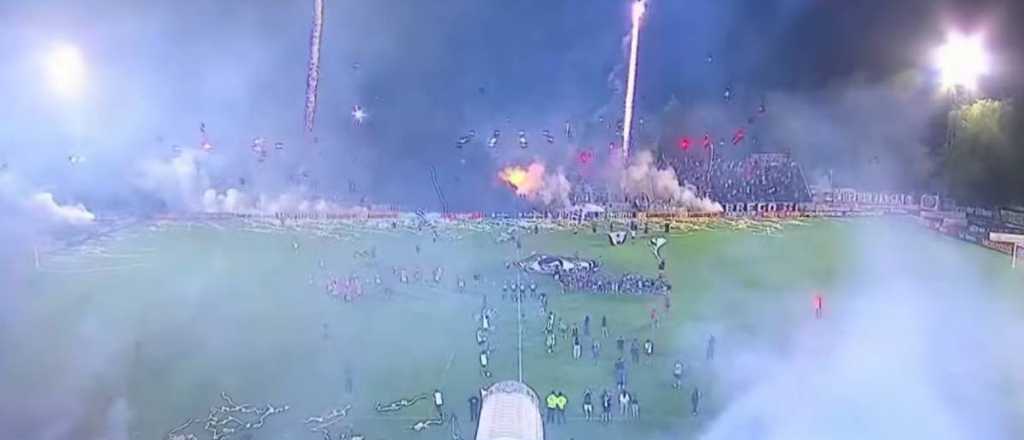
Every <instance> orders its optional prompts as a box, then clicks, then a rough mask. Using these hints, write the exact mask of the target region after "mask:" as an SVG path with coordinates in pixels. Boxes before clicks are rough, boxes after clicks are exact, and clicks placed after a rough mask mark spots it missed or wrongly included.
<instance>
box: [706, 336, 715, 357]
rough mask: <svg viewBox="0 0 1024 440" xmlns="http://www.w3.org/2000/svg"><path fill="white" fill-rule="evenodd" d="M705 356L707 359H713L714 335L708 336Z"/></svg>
mask: <svg viewBox="0 0 1024 440" xmlns="http://www.w3.org/2000/svg"><path fill="white" fill-rule="evenodd" d="M705 357H706V358H707V360H709V361H711V360H714V359H715V335H709V336H708V348H707V350H706V351H705Z"/></svg>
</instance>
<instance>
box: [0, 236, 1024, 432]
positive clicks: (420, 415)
mask: <svg viewBox="0 0 1024 440" xmlns="http://www.w3.org/2000/svg"><path fill="white" fill-rule="evenodd" d="M601 227H602V230H606V227H605V226H604V225H603V224H602V226H601ZM506 229H507V227H503V228H498V227H493V228H490V229H483V228H475V229H471V228H452V229H451V230H449V231H443V232H442V233H441V235H440V238H439V239H438V240H436V241H435V240H432V238H431V235H430V234H429V233H427V232H416V231H411V230H403V229H395V230H393V229H390V228H381V229H371V228H365V227H363V228H360V227H354V226H345V225H338V226H336V227H333V228H332V229H330V230H329V231H328V230H324V229H320V230H317V231H316V232H315V233H314V232H310V231H306V230H300V229H292V228H287V227H285V228H276V227H275V228H270V227H261V228H256V227H251V225H250V226H247V225H242V224H181V223H168V224H160V225H143V226H137V227H134V228H130V229H126V230H122V231H119V232H117V233H114V234H112V235H109V236H105V237H101V238H98V239H96V240H93V241H90V242H87V243H85V244H83V245H80V246H77V247H75V248H70V249H65V250H61V251H56V252H50V253H47V254H45V255H42V256H41V257H40V262H39V267H38V268H37V269H36V270H35V271H34V272H33V273H32V274H31V275H28V276H27V279H26V281H25V283H24V285H25V286H26V287H25V291H23V292H16V295H17V297H18V298H19V299H17V300H16V304H17V306H16V307H17V309H16V313H13V314H12V315H13V316H14V318H13V320H12V321H11V322H9V323H6V326H5V331H4V332H3V333H2V334H0V347H3V348H2V352H3V356H2V358H0V367H2V368H0V389H2V390H4V393H3V396H2V397H0V400H3V401H4V402H3V404H2V405H0V408H9V409H12V411H15V410H14V409H13V408H20V409H18V410H20V411H25V412H26V413H32V414H39V413H41V412H43V411H35V410H33V409H39V408H55V409H54V410H53V419H51V420H42V419H41V420H32V419H26V420H24V421H23V423H25V425H26V426H33V425H38V424H53V425H54V426H55V428H54V429H60V428H58V427H59V426H63V424H70V426H67V427H66V429H67V430H68V431H67V432H69V433H70V434H72V435H73V436H74V437H75V438H83V439H84V438H101V437H102V436H103V435H104V433H105V432H109V431H110V430H111V429H113V428H111V427H110V425H111V424H118V423H120V424H123V425H124V426H123V428H122V429H123V431H124V432H126V433H127V437H128V438H131V439H166V438H168V434H169V432H170V431H171V430H172V429H173V428H175V427H178V426H181V425H182V424H183V423H185V422H186V421H187V420H189V419H190V418H194V419H197V420H200V421H199V422H197V424H195V425H193V426H191V427H188V428H187V429H184V430H182V431H181V432H183V433H193V434H195V435H196V436H197V438H199V439H206V438H210V437H209V435H208V433H207V432H206V431H204V430H203V429H202V423H203V421H205V419H206V417H207V415H208V413H209V412H210V408H211V407H220V406H221V405H224V404H225V401H224V400H222V397H221V394H222V393H227V394H228V395H230V396H231V397H232V398H233V399H234V401H236V402H238V403H240V404H241V403H246V404H252V405H255V406H264V405H266V404H268V403H269V404H272V405H273V406H274V407H278V406H283V405H287V410H285V411H283V412H280V413H276V414H270V415H268V416H266V418H265V420H264V423H263V424H262V426H261V427H259V428H258V429H253V430H249V431H243V432H239V433H236V434H232V435H227V436H225V437H223V438H225V439H229V438H230V439H255V440H258V439H310V440H313V439H320V438H323V437H322V434H321V433H319V432H313V431H311V428H313V427H315V425H316V423H306V422H307V420H308V419H309V418H311V417H317V416H324V415H325V414H327V413H329V412H330V411H331V410H333V409H339V408H345V407H346V405H351V409H350V410H349V411H348V412H347V414H346V415H345V416H344V417H343V420H341V421H340V422H338V423H336V424H334V425H332V426H330V427H329V428H328V429H329V432H330V433H331V435H332V438H338V436H339V435H341V434H356V435H363V436H365V438H366V439H418V438H422V439H442V438H453V430H452V427H451V426H449V424H445V425H444V426H432V427H429V428H427V429H425V430H423V431H420V432H417V431H414V430H412V429H411V427H412V426H413V425H414V424H415V423H416V422H417V421H420V420H425V419H431V418H433V417H435V409H434V406H433V403H432V402H431V399H430V398H427V399H424V400H423V401H420V402H418V403H416V404H413V405H411V406H409V407H408V408H405V409H402V410H400V411H394V412H387V413H381V412H378V411H376V410H375V409H374V405H375V404H376V403H379V402H381V403H383V402H391V401H396V400H400V399H403V398H407V399H408V398H412V397H414V396H417V395H421V394H430V393H432V392H433V391H434V390H435V389H439V390H441V391H442V392H443V394H444V397H445V405H444V408H445V410H446V411H450V412H452V413H455V414H456V415H457V416H458V422H457V425H456V426H457V430H456V431H457V432H458V433H461V436H462V437H463V438H466V439H472V438H473V436H474V433H475V425H473V424H472V422H470V420H469V411H468V404H467V399H468V398H469V397H470V396H471V395H473V394H474V393H477V392H478V390H479V389H481V388H482V387H486V386H488V385H490V384H491V383H494V382H495V381H499V380H506V379H518V378H519V375H520V374H522V379H523V381H524V382H525V383H527V384H528V385H530V386H531V387H532V388H533V389H534V390H535V391H536V392H537V393H538V395H540V396H541V399H542V400H543V397H544V396H545V395H546V394H547V393H548V392H550V391H552V390H560V391H562V392H563V393H565V394H566V395H567V396H568V398H569V404H568V408H567V413H568V422H567V423H566V424H564V425H554V426H546V432H547V436H548V438H555V439H569V438H575V439H600V438H607V439H626V438H694V437H695V436H697V435H699V434H700V433H703V432H706V431H707V430H708V429H709V428H710V425H711V424H713V423H714V421H715V420H716V418H717V417H719V416H720V415H721V414H722V412H723V411H725V409H726V408H727V407H728V406H729V404H730V402H731V401H732V400H733V399H735V398H737V397H738V396H739V394H741V393H742V392H743V389H744V388H743V387H742V386H736V384H734V383H725V379H723V377H722V374H721V372H722V370H723V368H724V367H723V366H726V365H730V364H732V363H736V362H740V361H741V360H740V359H739V357H740V353H738V349H737V348H736V347H740V346H742V347H750V346H765V347H775V346H785V345H787V344H789V343H790V342H789V341H790V340H791V338H793V335H794V333H795V332H796V330H795V329H801V328H803V329H806V328H808V326H814V325H822V326H827V325H829V321H830V320H833V319H837V316H841V315H842V314H843V313H844V310H843V307H842V304H844V303H845V302H846V301H847V299H848V297H849V296H850V295H856V294H857V290H856V289H851V288H849V287H848V286H849V285H850V284H851V283H850V279H851V277H853V274H857V273H860V269H861V268H862V266H864V265H865V255H866V254H867V255H872V257H870V258H875V257H874V256H873V255H874V253H873V251H871V249H872V248H876V247H877V248H879V249H884V257H881V258H882V259H883V260H884V262H883V263H882V264H884V265H886V266H888V267H900V266H904V265H905V266H906V267H908V268H914V269H913V270H919V271H923V272H925V275H924V276H923V277H924V278H927V277H929V276H931V277H932V278H933V279H935V280H937V281H936V282H942V281H943V280H955V279H957V278H959V277H962V276H965V275H963V274H961V273H959V272H957V271H956V270H954V271H952V272H951V271H949V270H942V271H939V272H937V273H933V274H927V271H928V268H929V267H942V268H946V267H949V266H950V265H949V264H947V262H946V261H944V260H945V259H948V258H951V257H950V256H955V258H956V259H957V260H958V261H963V262H966V263H964V264H958V265H953V266H954V267H960V268H961V269H962V270H963V271H964V272H965V273H966V272H969V273H970V274H971V276H979V274H980V276H982V277H984V278H985V279H986V280H988V282H989V285H990V286H991V289H990V290H988V291H984V292H970V294H971V295H982V296H991V297H993V298H996V299H998V300H999V301H1006V303H1007V304H1010V310H1009V312H1010V313H1012V314H1014V315H1015V316H1017V317H1020V316H1022V315H1024V308H1022V307H1021V301H1020V300H1019V298H1020V289H1021V287H1022V286H1024V276H1022V275H1021V271H1017V272H1012V271H1010V269H1009V261H1008V258H1007V257H1005V256H1003V255H1000V254H997V253H994V252H991V251H988V250H985V249H982V248H980V247H977V246H973V245H968V244H965V243H961V242H958V241H955V240H953V239H949V238H946V237H942V236H939V235H937V234H935V233H933V232H931V231H928V230H926V229H924V228H922V227H920V226H918V225H916V224H914V222H913V221H912V220H909V219H863V220H848V221H832V220H808V221H801V222H792V223H788V224H782V223H764V224H738V223H726V222H722V221H718V222H712V223H704V224H700V225H698V226H694V227H688V230H685V231H682V230H680V229H678V228H677V229H675V230H674V231H673V232H671V233H669V234H661V230H660V229H657V230H655V229H656V228H654V227H652V228H651V231H650V233H649V234H646V235H645V234H643V233H641V234H639V235H638V237H637V238H636V239H635V240H632V241H629V242H627V243H626V244H624V245H622V246H615V247H613V246H610V245H609V243H608V239H607V236H606V235H605V234H603V233H602V232H599V233H597V234H594V233H591V231H590V229H589V228H582V229H580V230H579V231H575V232H574V231H571V230H549V229H542V230H540V232H539V233H537V234H534V233H533V232H532V231H531V230H529V229H525V230H520V231H518V232H517V234H518V236H519V237H520V241H521V249H517V247H516V246H515V245H513V244H512V242H504V243H500V242H498V240H497V239H498V237H499V235H500V231H504V230H506ZM641 232H642V231H641ZM653 236H665V237H667V238H668V243H667V245H666V246H665V247H664V249H663V250H662V254H663V256H664V257H665V259H666V262H667V268H666V276H667V277H668V279H669V280H670V282H671V285H672V287H673V288H672V291H671V308H670V309H669V310H668V311H667V312H666V309H665V304H664V301H663V299H662V298H661V297H656V296H625V295H619V296H611V295H597V294H585V293H568V294H562V293H561V292H560V289H559V288H558V286H557V284H555V283H554V282H553V280H551V278H550V277H542V276H540V275H526V274H522V273H520V272H518V271H516V270H515V269H508V268H507V267H506V263H507V262H509V261H513V260H516V259H517V258H518V257H522V256H526V255H528V254H530V253H533V252H537V253H543V254H552V255H564V256H572V255H579V256H580V257H585V258H595V259H597V260H599V261H600V263H601V265H602V266H601V270H602V271H605V272H606V273H608V274H609V275H621V274H623V273H627V272H630V273H639V274H642V275H645V276H649V277H654V276H656V275H657V272H658V271H657V261H656V260H655V257H654V256H653V254H652V251H651V248H650V247H649V246H648V243H647V241H648V238H650V237H653ZM940 260H941V261H940ZM396 267H401V268H405V269H406V270H407V271H408V273H410V274H413V273H415V271H417V270H418V271H419V272H420V273H421V274H422V280H421V281H417V280H415V279H414V280H412V281H410V282H409V283H401V282H399V280H398V278H397V277H396V276H395V274H394V269H395V268H396ZM437 267H441V268H442V269H443V275H442V277H441V281H440V282H439V283H434V282H433V280H432V279H431V278H432V276H433V272H434V271H435V269H436V268H437ZM908 270H911V269H908ZM377 274H379V275H380V276H381V279H382V281H381V284H380V285H377V284H376V283H373V282H372V281H370V280H372V279H373V278H374V276H375V275H377ZM350 275H357V276H358V277H359V278H360V279H361V280H363V284H364V288H365V291H366V294H365V295H363V296H361V297H357V298H354V299H353V300H352V301H350V302H346V301H344V300H342V299H341V298H339V297H332V296H329V295H328V294H327V293H326V289H325V283H326V281H327V280H328V279H329V278H330V277H337V278H341V279H345V278H348V277H349V276H350ZM474 275H477V277H474ZM460 277H461V278H463V279H465V281H466V285H465V289H464V290H463V291H460V290H459V289H458V288H457V287H456V280H457V279H458V278H460ZM517 277H520V279H522V280H524V282H526V283H531V282H532V283H536V284H537V286H538V290H539V291H541V292H545V293H547V294H548V296H549V298H550V299H549V304H548V306H549V309H550V310H551V311H552V312H554V313H555V314H556V315H557V316H558V317H559V318H561V319H564V320H565V321H566V322H568V323H580V322H582V321H583V319H584V317H585V316H587V315H589V316H590V318H591V325H590V327H591V328H590V335H591V336H583V335H582V334H581V336H582V337H581V340H582V345H583V347H584V349H583V356H582V358H581V359H578V360H577V359H573V358H572V357H571V355H570V352H571V346H570V343H569V341H567V340H565V339H562V338H559V339H558V342H557V345H556V350H555V353H553V354H549V353H547V352H546V350H545V336H544V326H545V321H546V317H545V316H544V315H543V313H542V312H541V311H540V304H539V301H537V300H535V299H532V298H527V299H526V300H524V301H523V302H522V303H521V304H517V303H516V302H514V301H512V300H510V299H508V298H503V295H502V289H501V286H502V284H503V283H506V282H508V281H511V280H514V279H516V278H517ZM385 289H389V290H390V291H391V293H390V294H387V295H385V294H384V293H383V291H384V290H385ZM815 292H820V293H821V294H822V295H823V296H824V298H825V314H824V317H823V318H822V319H821V320H820V321H818V322H817V323H816V321H817V320H815V317H814V314H813V309H812V298H813V297H814V295H815ZM965 294H967V293H965ZM485 296H486V301H487V305H488V306H489V307H492V308H494V309H495V311H496V318H495V320H494V322H493V325H494V331H493V332H492V333H491V335H490V337H489V340H490V342H491V344H492V346H493V348H494V351H493V353H491V356H490V371H491V373H492V375H491V377H484V376H483V375H482V374H481V371H480V368H479V364H478V355H479V348H478V345H477V341H476V329H477V327H478V325H479V322H478V321H477V318H478V315H479V314H480V310H481V307H482V305H483V303H484V297H485ZM652 309H656V310H657V312H658V315H659V317H660V325H659V326H658V327H657V328H654V327H653V326H652V325H651V320H650V314H651V310H652ZM601 317H607V320H608V327H609V332H610V336H608V337H602V336H601V331H600V321H601ZM581 332H582V331H581ZM709 335H715V337H716V340H717V346H716V354H715V357H714V359H713V360H708V359H707V358H706V355H705V351H706V347H705V344H706V341H707V338H708V336H709ZM620 336H621V337H623V338H624V339H625V340H626V341H630V340H632V339H633V338H636V339H637V340H638V341H639V342H640V343H643V342H644V341H645V340H647V339H650V340H651V341H652V342H653V343H654V344H655V353H654V355H653V356H651V357H648V356H641V362H640V363H639V364H634V363H633V362H632V361H631V360H630V359H629V353H628V342H627V350H626V351H627V353H625V355H624V356H623V358H624V359H625V360H626V363H627V370H628V377H629V383H628V389H629V390H630V391H631V392H632V393H634V395H635V396H636V397H637V398H638V399H639V401H640V419H639V420H623V419H622V417H620V416H619V409H618V408H617V402H616V408H614V411H613V414H614V416H615V420H614V422H613V423H611V424H608V425H603V424H600V423H598V422H597V421H596V420H595V421H592V422H587V421H585V420H584V419H583V415H582V411H581V410H580V405H581V399H582V395H583V392H584V390H585V389H587V388H589V389H591V390H593V392H594V398H595V404H596V406H598V407H599V396H600V394H601V392H602V390H605V389H607V390H609V391H610V392H614V391H615V379H614V375H613V362H614V361H615V359H616V358H617V357H618V356H619V354H618V350H617V349H616V347H615V340H616V339H617V338H618V337H620ZM593 338H597V339H599V341H600V343H601V350H600V353H599V356H598V357H597V359H594V358H593V356H592V354H591V350H590V347H591V341H592V339H593ZM520 341H521V342H520ZM677 360H678V361H682V362H683V363H684V364H685V365H686V374H685V377H684V380H683V386H682V387H681V389H674V388H673V387H672V384H673V378H672V367H673V364H674V363H675V362H676V361H677ZM695 387H697V388H699V389H700V390H701V392H702V394H703V396H704V397H703V399H702V401H701V404H700V406H701V411H700V413H699V414H698V415H697V416H693V415H691V401H690V395H691V392H692V390H693V389H694V388H695ZM596 412H599V409H598V411H596ZM596 412H595V414H596ZM239 417H249V418H251V414H242V415H241V416H239ZM65 418H67V420H65ZM595 418H596V417H595ZM72 419H73V420H74V421H73V422H71V421H69V420H72ZM15 429H17V427H15ZM15 432H17V431H15ZM58 437H59V436H58Z"/></svg>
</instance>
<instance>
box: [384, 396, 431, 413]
mask: <svg viewBox="0 0 1024 440" xmlns="http://www.w3.org/2000/svg"><path fill="white" fill-rule="evenodd" d="M427 397H430V396H428V395H426V394H418V395H416V396H413V397H411V398H407V399H398V400H396V401H393V402H387V403H380V402H378V403H377V404H376V405H374V409H375V410H377V412H379V413H389V412H395V411H401V410H403V409H405V408H408V407H410V406H413V405H415V404H416V402H419V401H421V400H423V399H426V398H427Z"/></svg>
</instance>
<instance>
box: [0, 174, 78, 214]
mask: <svg viewBox="0 0 1024 440" xmlns="http://www.w3.org/2000/svg"><path fill="white" fill-rule="evenodd" d="M28 188H29V186H28V185H26V184H24V182H22V181H20V180H19V179H18V178H17V177H16V176H14V175H13V174H11V173H0V207H2V208H3V210H4V211H5V212H4V217H5V218H6V219H7V220H10V219H12V218H14V217H16V216H19V215H24V216H26V217H27V218H29V219H31V220H32V221H34V222H36V224H35V226H44V225H50V226H53V225H72V226H79V225H85V224H89V223H92V222H93V221H95V220H96V215H94V214H93V213H92V212H91V211H89V209H87V208H86V207H85V205H83V204H81V203H75V204H61V203H59V202H57V199H56V197H55V196H54V195H53V193H51V192H48V191H40V190H31V189H28Z"/></svg>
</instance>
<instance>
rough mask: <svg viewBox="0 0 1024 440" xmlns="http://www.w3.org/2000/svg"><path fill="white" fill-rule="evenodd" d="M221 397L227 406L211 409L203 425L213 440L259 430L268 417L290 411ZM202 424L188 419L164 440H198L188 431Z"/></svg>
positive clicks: (221, 394) (196, 420)
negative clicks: (238, 402) (193, 426)
mask: <svg viewBox="0 0 1024 440" xmlns="http://www.w3.org/2000/svg"><path fill="white" fill-rule="evenodd" d="M220 397H221V399H223V400H224V402H225V403H226V404H224V405H221V406H219V407H213V408H210V413H209V415H207V416H206V420H205V421H206V423H205V424H203V430H204V431H206V432H207V433H209V435H210V439H211V440H226V439H228V438H230V437H232V436H234V435H235V434H241V433H243V432H247V431H255V430H258V429H260V428H262V427H263V425H264V423H266V420H267V418H268V417H270V416H272V415H274V414H278V413H282V412H285V411H287V410H288V409H289V407H288V405H283V406H277V407H275V406H273V405H271V404H269V403H268V404H266V405H265V406H260V407H257V406H254V405H250V404H242V405H239V404H237V403H235V401H234V400H233V399H232V398H231V396H230V395H229V394H228V393H223V392H222V393H220ZM200 422H202V419H194V418H191V419H188V420H186V421H185V422H184V423H182V424H181V425H178V426H176V427H174V428H172V429H171V430H170V431H169V432H168V433H167V435H166V436H165V437H164V438H165V439H166V440H198V439H199V437H198V436H196V434H194V433H190V432H188V429H189V428H190V427H192V425H197V424H198V423H200Z"/></svg>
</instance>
